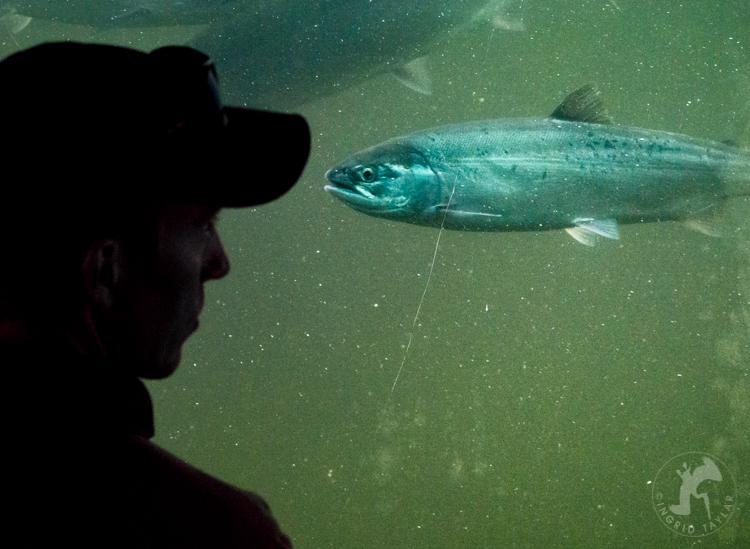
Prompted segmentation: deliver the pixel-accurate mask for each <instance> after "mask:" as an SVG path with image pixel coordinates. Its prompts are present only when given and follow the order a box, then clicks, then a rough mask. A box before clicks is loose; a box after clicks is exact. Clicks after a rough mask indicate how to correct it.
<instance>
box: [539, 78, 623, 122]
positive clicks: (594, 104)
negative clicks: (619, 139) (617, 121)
mask: <svg viewBox="0 0 750 549" xmlns="http://www.w3.org/2000/svg"><path fill="white" fill-rule="evenodd" d="M549 117H550V118H554V119H555V120H567V121H569V122H588V123H590V124H611V123H612V118H610V116H609V114H608V113H607V109H606V108H605V107H604V102H603V101H602V94H601V92H600V91H599V88H597V87H596V84H584V85H583V86H581V87H580V88H578V89H577V90H576V91H574V92H571V93H570V94H569V95H568V97H566V98H565V99H564V100H563V102H562V103H560V105H559V106H558V107H557V108H556V109H555V110H554V111H553V112H552V114H550V115H549Z"/></svg>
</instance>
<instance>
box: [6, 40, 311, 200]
mask: <svg viewBox="0 0 750 549" xmlns="http://www.w3.org/2000/svg"><path fill="white" fill-rule="evenodd" d="M259 55H262V52H259ZM218 83H219V78H218V75H217V70H216V68H215V66H214V64H213V63H212V62H211V60H210V59H209V58H208V56H206V55H205V54H203V53H201V52H199V51H198V50H195V49H193V48H190V47H186V46H169V47H165V48H159V49H157V50H154V51H152V52H150V53H146V52H142V51H139V50H135V49H131V48H124V47H119V46H110V45H101V44H83V43H76V42H57V43H46V44H41V45H38V46H35V47H33V48H30V49H27V50H23V51H20V52H17V53H14V54H13V55H11V56H9V57H7V58H6V59H4V60H2V61H0V132H1V134H2V135H3V141H4V143H6V146H5V149H6V150H5V157H6V159H10V161H9V162H8V164H9V166H8V165H6V168H7V170H6V173H5V175H4V179H5V185H4V187H5V189H4V191H6V196H7V191H8V189H9V187H12V188H13V194H14V195H19V194H20V195H21V196H23V195H24V194H26V197H25V198H27V199H29V200H34V201H40V200H47V201H50V200H54V201H60V200H63V201H75V200H77V199H79V198H81V197H86V198H87V199H90V198H91V197H92V196H94V197H97V196H99V197H102V198H106V199H115V200H119V199H123V200H125V199H154V200H168V201H177V202H180V201H184V202H197V203H205V204H211V205H216V206H221V207H246V206H253V205H258V204H263V203H266V202H269V201H271V200H275V199H276V198H278V197H280V196H281V195H283V194H284V193H285V192H286V191H288V190H289V189H290V188H291V187H292V186H293V185H294V183H295V182H296V181H297V179H298V178H299V176H300V175H301V173H302V170H303V168H304V166H305V163H306V162H307V158H308V156H309V152H310V130H309V128H308V125H307V122H306V121H305V119H304V118H303V117H302V116H299V115H296V114H284V113H278V112H270V111H263V110H257V109H250V108H242V107H231V106H224V105H222V103H221V100H220V95H219V87H218Z"/></svg>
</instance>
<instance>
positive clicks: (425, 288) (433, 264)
mask: <svg viewBox="0 0 750 549" xmlns="http://www.w3.org/2000/svg"><path fill="white" fill-rule="evenodd" d="M456 177H458V176H456ZM455 192H456V182H455V181H454V182H453V190H452V191H451V196H450V198H448V205H447V206H446V207H445V212H443V221H442V222H441V223H440V231H439V232H438V236H437V241H436V242H435V253H433V254H432V263H430V274H429V275H427V283H426V284H425V285H424V292H422V299H420V300H419V306H418V307H417V314H415V315H414V322H412V323H411V333H410V334H409V343H407V344H406V351H404V359H403V360H402V361H401V366H400V367H399V369H398V373H397V374H396V379H395V380H394V381H393V387H391V393H393V391H394V389H395V388H396V383H398V378H399V376H400V375H401V370H403V369H404V364H405V363H406V356H407V355H408V354H409V347H411V340H412V338H413V337H414V327H415V326H416V325H417V318H419V311H421V310H422V303H424V298H425V296H426V295H427V288H429V287H430V279H431V278H432V270H433V269H434V268H435V259H436V258H437V253H438V247H439V246H440V237H441V236H442V235H443V229H444V228H445V218H446V217H447V216H448V208H450V207H451V201H452V200H453V193H455Z"/></svg>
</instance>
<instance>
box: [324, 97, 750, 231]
mask: <svg viewBox="0 0 750 549" xmlns="http://www.w3.org/2000/svg"><path fill="white" fill-rule="evenodd" d="M607 121H608V117H607V116H606V114H605V113H604V110H603V108H602V107H601V103H600V100H599V92H598V90H597V89H596V88H595V87H594V86H591V85H588V86H584V87H583V88H581V89H579V90H577V91H576V92H573V93H572V94H571V95H570V96H568V98H567V99H566V100H565V101H564V102H563V104H562V105H560V107H558V109H557V110H556V111H555V112H554V113H553V115H552V116H551V117H549V118H528V119H500V120H487V121H478V122H469V123H464V124H456V125H450V126H444V127H441V128H435V129H430V130H426V131H421V132H416V133H413V134H411V135H407V136H404V137H398V138H395V139H391V140H390V141H386V142H385V143H382V144H380V145H377V146H375V147H372V148H370V149H367V150H365V151H362V152H361V153H358V154H356V155H354V156H352V157H351V158H349V159H347V160H346V161H345V162H343V163H342V164H341V165H339V166H336V167H335V168H332V169H331V170H329V172H328V173H327V174H326V177H327V178H328V180H329V181H330V182H331V185H329V186H326V189H327V190H328V191H329V192H331V193H332V194H333V195H334V196H336V197H337V198H339V199H341V200H342V201H344V203H346V204H347V205H348V206H350V207H351V208H353V209H355V210H357V211H360V212H363V213H366V214H368V215H373V216H376V217H383V218H387V219H392V220H396V221H404V222H408V223H414V224H418V225H428V226H432V227H445V228H446V229H454V230H461V231H523V230H532V231H538V230H547V229H567V230H568V231H569V232H570V233H571V235H572V236H573V237H574V238H576V239H577V240H579V241H581V242H583V243H584V244H593V242H594V239H593V237H594V236H595V235H599V236H605V237H609V238H618V237H619V232H618V224H621V223H643V222H652V221H666V220H678V221H686V222H688V223H690V224H692V225H693V226H694V227H695V228H698V229H701V230H704V232H710V229H709V228H708V226H707V225H706V224H703V221H704V220H706V219H708V218H709V217H710V216H711V214H712V213H713V212H715V211H716V210H717V209H718V207H719V206H720V205H721V203H722V202H723V201H724V200H725V199H726V198H729V197H732V196H739V195H744V194H750V152H748V151H746V150H743V149H740V148H737V147H733V146H729V145H725V144H722V143H718V142H714V141H709V140H704V139H696V138H692V137H688V136H684V135H678V134H673V133H667V132H662V131H655V130H646V129H639V128H629V127H621V126H615V125H612V124H609V123H606V122H607Z"/></svg>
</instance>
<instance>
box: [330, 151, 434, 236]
mask: <svg viewBox="0 0 750 549" xmlns="http://www.w3.org/2000/svg"><path fill="white" fill-rule="evenodd" d="M326 179H327V180H328V181H329V182H330V183H331V184H330V185H326V187H325V189H326V190H327V191H328V192H329V193H331V194H332V195H333V196H335V197H336V198H338V199H339V200H341V201H342V202H344V204H346V205H347V206H349V207H350V208H352V209H354V210H357V211H359V212H362V213H365V214H368V215H372V216H375V217H384V218H387V219H393V220H398V221H410V222H415V218H418V217H419V216H420V215H423V213H424V210H425V209H427V207H428V206H429V205H431V204H432V203H433V202H434V201H432V200H431V195H432V194H434V193H436V192H439V187H440V186H439V180H438V177H437V175H436V174H435V172H434V171H433V170H432V168H431V167H430V165H429V162H428V161H427V160H426V158H425V157H424V155H423V154H422V153H421V152H420V151H419V150H418V149H417V148H415V147H413V146H410V145H408V144H405V143H399V142H386V143H384V144H382V145H378V146H376V147H372V148H370V149H366V150H364V151H362V152H360V153H357V154H355V155H353V156H351V157H349V158H348V159H346V160H345V161H343V162H342V163H341V164H339V165H337V166H335V167H333V168H331V169H330V170H328V172H326Z"/></svg>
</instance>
